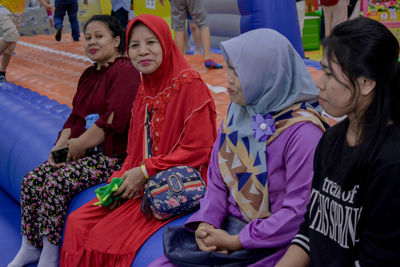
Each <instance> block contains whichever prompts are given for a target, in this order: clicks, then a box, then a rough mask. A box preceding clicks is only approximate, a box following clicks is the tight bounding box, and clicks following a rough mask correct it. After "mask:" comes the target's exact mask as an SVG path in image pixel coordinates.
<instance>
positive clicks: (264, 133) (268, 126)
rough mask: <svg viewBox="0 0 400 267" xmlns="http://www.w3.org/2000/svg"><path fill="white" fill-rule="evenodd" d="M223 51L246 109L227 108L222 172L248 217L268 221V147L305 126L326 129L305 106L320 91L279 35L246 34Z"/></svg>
mask: <svg viewBox="0 0 400 267" xmlns="http://www.w3.org/2000/svg"><path fill="white" fill-rule="evenodd" d="M221 48H222V51H223V55H224V57H225V60H226V61H228V59H229V60H230V61H231V64H232V66H233V68H234V69H235V71H236V73H237V75H238V77H239V80H240V83H241V85H242V88H243V91H244V95H245V98H246V103H247V104H246V106H240V105H238V104H236V103H234V102H232V103H231V105H230V107H229V109H228V112H227V114H226V117H225V119H224V122H223V126H222V132H221V138H220V140H221V141H220V144H219V147H220V150H219V167H220V171H221V174H222V176H223V179H224V182H225V183H226V184H227V186H228V187H229V188H230V190H231V192H232V195H233V197H234V198H235V201H236V202H237V204H238V205H239V207H240V210H241V212H242V214H243V216H244V218H245V219H246V220H248V221H251V220H253V219H255V218H266V217H268V216H270V214H271V212H270V208H269V198H268V170H267V158H266V149H267V144H268V143H270V142H272V141H273V140H274V139H275V138H276V137H277V136H278V135H279V133H281V132H283V130H285V129H286V128H288V127H290V126H291V125H293V124H294V123H297V122H300V121H310V122H312V123H315V124H316V125H318V126H319V127H321V129H323V128H324V127H325V126H326V125H324V123H322V122H321V120H320V119H323V118H319V114H318V112H316V111H315V110H313V109H312V108H311V106H310V105H308V104H306V103H302V102H310V103H311V102H314V101H315V100H316V99H317V96H318V89H317V88H316V87H315V84H314V82H313V81H312V79H311V76H310V74H309V72H308V70H307V68H306V66H305V65H304V62H303V60H302V59H301V58H300V56H299V55H298V54H297V52H296V50H295V49H294V48H293V46H292V45H291V44H290V42H289V41H288V40H287V39H286V38H285V37H284V36H282V35H281V34H279V33H278V32H276V31H274V30H271V29H257V30H253V31H250V32H247V33H244V34H242V35H240V36H238V37H235V38H233V39H230V40H228V41H225V42H222V43H221ZM297 103H300V104H298V105H296V106H294V104H297Z"/></svg>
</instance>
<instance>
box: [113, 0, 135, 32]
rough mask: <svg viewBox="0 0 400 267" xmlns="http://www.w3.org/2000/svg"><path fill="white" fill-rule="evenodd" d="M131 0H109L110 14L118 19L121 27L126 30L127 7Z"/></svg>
mask: <svg viewBox="0 0 400 267" xmlns="http://www.w3.org/2000/svg"><path fill="white" fill-rule="evenodd" d="M131 2H132V0H111V6H112V9H111V16H113V17H116V18H117V19H118V20H119V23H120V24H121V26H122V28H124V30H126V26H127V25H128V21H129V8H130V6H131Z"/></svg>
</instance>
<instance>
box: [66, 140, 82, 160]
mask: <svg viewBox="0 0 400 267" xmlns="http://www.w3.org/2000/svg"><path fill="white" fill-rule="evenodd" d="M67 145H68V147H69V151H68V156H67V162H68V161H71V160H74V161H76V160H78V159H80V158H83V157H84V156H85V153H86V147H85V146H84V144H82V143H81V142H80V140H79V138H71V139H69V140H68V141H67Z"/></svg>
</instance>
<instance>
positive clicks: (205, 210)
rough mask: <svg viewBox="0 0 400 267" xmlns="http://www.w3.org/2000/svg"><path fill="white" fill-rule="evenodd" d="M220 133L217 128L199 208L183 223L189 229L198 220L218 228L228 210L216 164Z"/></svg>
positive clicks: (225, 189) (226, 198) (196, 223)
mask: <svg viewBox="0 0 400 267" xmlns="http://www.w3.org/2000/svg"><path fill="white" fill-rule="evenodd" d="M220 134H221V129H219V130H218V137H217V139H216V140H215V143H214V146H213V150H212V152H211V158H210V165H209V166H208V172H207V191H206V195H205V196H204V198H203V199H201V200H200V209H199V210H198V211H197V212H196V213H195V214H193V215H192V216H191V217H190V218H189V220H188V221H187V223H186V224H185V226H186V228H187V229H188V230H189V231H195V230H196V228H197V226H198V224H199V223H200V222H206V223H209V224H212V225H214V226H215V227H216V228H220V227H221V225H222V222H223V221H224V219H225V216H226V214H227V212H228V189H227V187H226V186H225V183H224V182H223V180H222V176H221V172H220V171H219V166H218V152H219V150H218V148H219V142H220V136H221V135H220Z"/></svg>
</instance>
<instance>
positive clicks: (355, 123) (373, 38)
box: [277, 18, 400, 267]
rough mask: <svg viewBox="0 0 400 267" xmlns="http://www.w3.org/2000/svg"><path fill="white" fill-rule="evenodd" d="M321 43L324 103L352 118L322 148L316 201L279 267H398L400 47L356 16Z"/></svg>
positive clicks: (331, 131) (315, 180) (316, 175)
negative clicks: (399, 60) (399, 59)
mask: <svg viewBox="0 0 400 267" xmlns="http://www.w3.org/2000/svg"><path fill="white" fill-rule="evenodd" d="M322 45H323V51H324V55H323V57H322V60H321V65H322V70H323V74H322V76H321V78H320V79H319V81H318V82H317V87H319V89H320V93H319V96H320V97H319V99H320V100H319V102H320V104H321V106H322V107H323V108H324V110H325V111H326V112H327V113H328V114H330V115H332V116H334V117H340V116H343V115H347V118H346V119H345V120H343V121H342V122H340V123H338V124H336V125H335V126H333V127H332V128H330V129H328V130H327V131H326V132H325V134H324V135H323V136H322V138H321V140H320V142H319V144H318V147H317V149H316V151H315V158H314V177H313V182H312V191H311V192H312V193H311V200H310V203H309V205H308V207H307V212H306V214H305V216H304V221H303V223H302V224H301V226H300V231H299V232H298V234H297V235H296V237H295V238H294V240H293V241H292V245H291V246H290V247H289V249H288V251H287V253H286V254H285V256H284V257H283V258H282V260H281V261H280V262H279V263H278V265H277V267H305V266H330V267H342V266H356V267H357V266H363V267H365V266H368V267H375V266H385V267H390V266H393V267H398V266H400V250H399V248H398V242H399V240H400V227H399V220H400V211H399V206H400V194H399V188H400V179H399V178H400V103H399V102H400V68H399V62H398V58H399V43H398V41H397V39H396V37H395V36H394V35H393V34H392V33H391V32H390V31H389V29H388V28H386V27H385V26H384V25H383V24H381V23H379V22H377V21H375V20H372V19H368V18H357V19H354V20H350V21H346V22H343V23H341V24H339V25H337V26H336V27H335V28H334V29H333V30H332V33H331V35H330V36H328V37H327V38H326V39H325V40H324V42H323V44H322ZM396 244H397V245H396Z"/></svg>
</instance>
